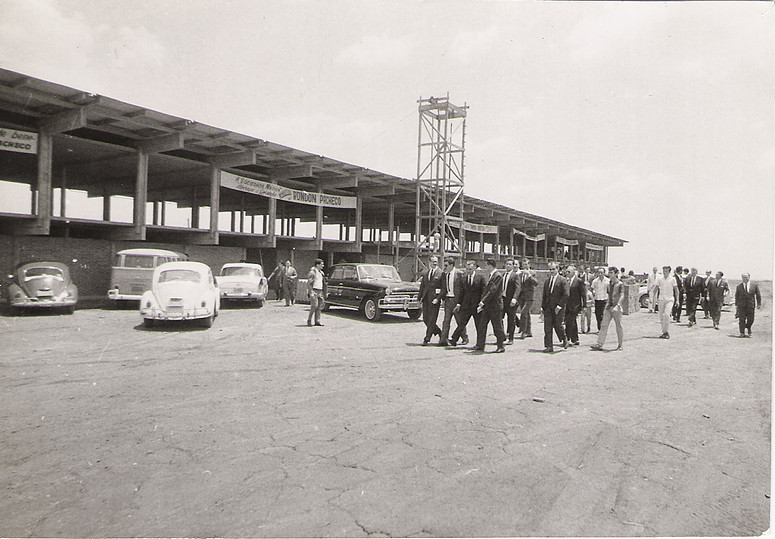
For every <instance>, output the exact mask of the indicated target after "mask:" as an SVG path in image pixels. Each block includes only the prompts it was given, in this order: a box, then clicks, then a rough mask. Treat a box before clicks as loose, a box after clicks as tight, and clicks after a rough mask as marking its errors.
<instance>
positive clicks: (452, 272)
mask: <svg viewBox="0 0 775 539" xmlns="http://www.w3.org/2000/svg"><path fill="white" fill-rule="evenodd" d="M441 297H442V301H443V302H444V321H443V322H442V324H441V337H440V338H439V346H449V330H450V327H451V326H452V318H453V317H454V318H455V322H456V323H457V327H460V301H461V300H462V298H463V274H462V273H461V272H460V271H458V270H457V268H456V267H455V259H454V258H452V257H451V256H447V257H445V258H444V272H443V273H442V276H441ZM464 329H465V327H464Z"/></svg>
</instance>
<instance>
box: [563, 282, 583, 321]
mask: <svg viewBox="0 0 775 539" xmlns="http://www.w3.org/2000/svg"><path fill="white" fill-rule="evenodd" d="M586 306H587V286H586V285H585V284H584V281H583V280H581V279H580V278H579V277H575V278H574V279H573V280H572V281H570V282H568V302H567V304H566V308H567V309H568V311H569V312H574V313H578V312H581V309H583V308H584V307H586Z"/></svg>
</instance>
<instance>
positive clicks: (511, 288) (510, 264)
mask: <svg viewBox="0 0 775 539" xmlns="http://www.w3.org/2000/svg"><path fill="white" fill-rule="evenodd" d="M515 264H516V261H514V260H511V259H509V260H506V269H505V272H504V274H503V316H504V317H505V318H506V339H507V341H506V344H514V330H515V329H516V327H517V324H518V323H519V317H518V316H517V296H518V295H519V268H518V267H516V268H515V267H514V266H515ZM517 265H518V264H517Z"/></svg>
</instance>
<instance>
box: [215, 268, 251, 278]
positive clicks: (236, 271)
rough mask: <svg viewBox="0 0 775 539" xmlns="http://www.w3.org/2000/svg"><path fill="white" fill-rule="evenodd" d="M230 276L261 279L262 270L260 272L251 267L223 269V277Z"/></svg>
mask: <svg viewBox="0 0 775 539" xmlns="http://www.w3.org/2000/svg"><path fill="white" fill-rule="evenodd" d="M230 275H240V276H247V277H261V270H259V269H258V268H250V267H243V266H233V267H230V268H223V269H222V270H221V277H228V276H230Z"/></svg>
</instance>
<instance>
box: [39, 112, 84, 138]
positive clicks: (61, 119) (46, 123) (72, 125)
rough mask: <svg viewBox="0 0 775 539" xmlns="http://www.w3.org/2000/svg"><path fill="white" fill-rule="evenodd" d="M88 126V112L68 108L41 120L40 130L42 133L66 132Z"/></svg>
mask: <svg viewBox="0 0 775 539" xmlns="http://www.w3.org/2000/svg"><path fill="white" fill-rule="evenodd" d="M82 127H86V114H84V112H83V109H82V108H79V109H76V110H68V111H67V112H63V113H61V114H57V115H56V116H49V117H45V118H42V119H41V120H40V131H41V132H42V133H49V134H53V133H64V132H65V131H72V130H74V129H80V128H82Z"/></svg>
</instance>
